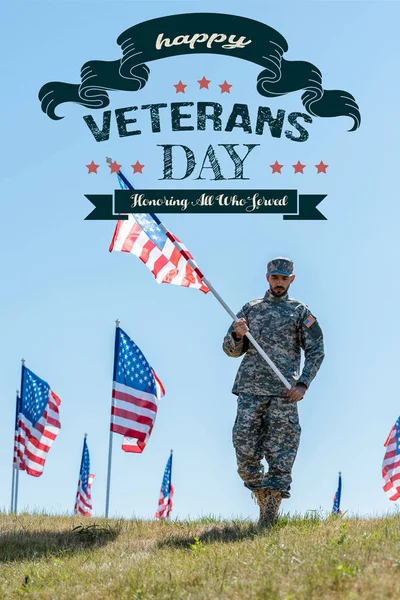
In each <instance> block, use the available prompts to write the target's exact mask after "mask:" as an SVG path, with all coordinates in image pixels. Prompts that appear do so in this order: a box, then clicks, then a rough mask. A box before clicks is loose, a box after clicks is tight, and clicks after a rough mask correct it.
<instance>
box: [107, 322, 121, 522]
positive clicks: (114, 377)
mask: <svg viewBox="0 0 400 600" xmlns="http://www.w3.org/2000/svg"><path fill="white" fill-rule="evenodd" d="M119 324H120V321H119V320H118V319H117V320H116V321H115V345H114V369H113V381H115V379H116V364H115V363H116V360H115V359H116V356H117V346H118V328H119ZM113 407H114V397H113V395H112V394H111V415H112V409H113ZM112 447H113V432H112V430H111V421H110V436H109V440H108V469H107V490H106V510H105V514H106V518H107V519H108V510H109V507H110V485H111V462H112Z"/></svg>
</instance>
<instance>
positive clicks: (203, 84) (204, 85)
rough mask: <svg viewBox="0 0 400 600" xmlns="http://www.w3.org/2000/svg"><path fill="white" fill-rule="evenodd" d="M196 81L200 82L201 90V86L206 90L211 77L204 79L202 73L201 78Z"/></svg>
mask: <svg viewBox="0 0 400 600" xmlns="http://www.w3.org/2000/svg"><path fill="white" fill-rule="evenodd" d="M197 83H199V84H200V89H201V90H202V89H203V88H204V89H205V90H208V86H209V84H210V83H211V79H206V78H205V77H204V75H203V77H202V79H198V80H197Z"/></svg>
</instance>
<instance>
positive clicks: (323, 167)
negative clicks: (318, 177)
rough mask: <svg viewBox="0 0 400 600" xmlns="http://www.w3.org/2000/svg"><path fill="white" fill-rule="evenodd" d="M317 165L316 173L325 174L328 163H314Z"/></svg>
mask: <svg viewBox="0 0 400 600" xmlns="http://www.w3.org/2000/svg"><path fill="white" fill-rule="evenodd" d="M315 166H316V167H317V174H318V173H325V175H326V170H327V168H328V167H329V165H326V164H325V163H323V162H322V160H321V162H320V163H319V165H315Z"/></svg>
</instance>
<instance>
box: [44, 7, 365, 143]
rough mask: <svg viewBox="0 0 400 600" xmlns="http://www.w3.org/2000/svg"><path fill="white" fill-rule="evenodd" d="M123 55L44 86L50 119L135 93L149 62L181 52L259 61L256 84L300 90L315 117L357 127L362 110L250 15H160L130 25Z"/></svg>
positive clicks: (272, 91)
mask: <svg viewBox="0 0 400 600" xmlns="http://www.w3.org/2000/svg"><path fill="white" fill-rule="evenodd" d="M117 44H118V45H119V46H120V47H121V50H122V58H120V59H118V60H114V61H104V60H90V61H89V62H86V63H85V64H84V65H83V66H82V68H81V82H80V83H66V82H62V81H51V82H49V83H46V84H45V85H43V86H42V88H41V90H40V92H39V100H40V102H41V105H42V110H43V112H45V113H46V114H47V115H48V116H49V117H50V118H51V119H61V118H62V117H60V116H58V115H57V114H56V112H55V110H56V108H57V106H59V105H60V104H62V103H63V102H77V103H79V104H81V105H83V106H86V107H88V108H91V109H99V108H104V107H106V106H108V104H109V102H110V99H109V96H108V91H109V90H124V91H130V92H136V91H138V90H141V89H142V88H143V87H144V86H145V85H146V83H147V81H148V79H149V75H150V68H149V67H148V65H147V63H149V62H151V61H154V60H158V59H163V58H169V57H171V56H180V55H182V54H187V55H191V54H197V53H201V54H221V55H224V56H230V57H234V58H241V59H243V60H246V61H250V62H252V63H255V64H256V65H259V66H260V67H261V70H260V72H259V74H258V77H257V82H256V88H257V91H258V93H259V94H261V95H262V96H265V97H267V98H276V97H277V96H283V95H285V94H288V93H290V92H295V91H298V90H301V91H302V92H303V93H302V95H301V100H302V102H303V105H304V108H305V109H306V111H307V112H308V113H309V114H310V115H312V116H318V117H338V116H348V117H350V118H352V120H353V127H352V128H351V130H350V131H355V130H356V129H357V128H358V127H359V126H360V120H361V116H360V110H359V108H358V105H357V102H356V101H355V98H354V97H353V96H352V95H351V94H350V93H349V92H346V91H344V90H326V89H324V88H323V86H322V73H321V71H320V70H319V69H318V67H316V66H315V65H314V64H312V63H310V62H306V61H303V60H286V59H285V58H283V55H284V54H285V53H286V52H287V51H288V43H287V41H286V39H285V38H284V37H283V35H281V34H280V33H279V32H278V31H276V30H275V29H273V28H272V27H269V26H268V25H265V24H264V23H260V22H259V21H255V20H254V19H248V18H247V17H238V16H235V15H226V14H220V13H188V14H181V15H170V16H166V17H159V18H157V19H152V20H150V21H145V22H143V23H138V24H137V25H134V26H133V27H130V28H129V29H127V30H126V31H124V32H123V33H121V35H120V36H119V37H118V39H117Z"/></svg>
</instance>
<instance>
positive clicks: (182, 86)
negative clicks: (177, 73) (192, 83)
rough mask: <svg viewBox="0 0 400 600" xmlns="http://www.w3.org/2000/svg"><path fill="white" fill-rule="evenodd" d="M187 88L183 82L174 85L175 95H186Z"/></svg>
mask: <svg viewBox="0 0 400 600" xmlns="http://www.w3.org/2000/svg"><path fill="white" fill-rule="evenodd" d="M186 87H187V85H186V84H185V83H182V81H181V80H179V81H178V83H174V88H175V90H176V91H175V93H176V94H179V93H181V94H184V93H185V88H186Z"/></svg>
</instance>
